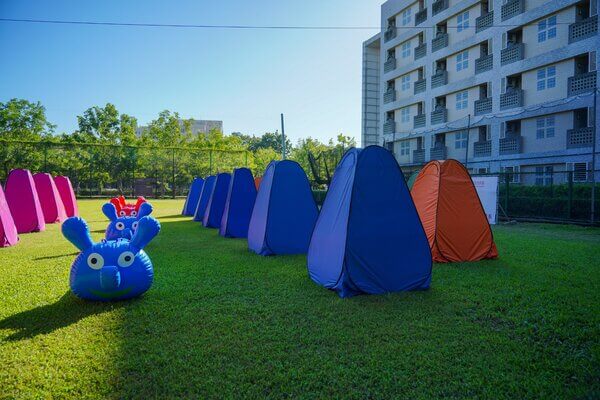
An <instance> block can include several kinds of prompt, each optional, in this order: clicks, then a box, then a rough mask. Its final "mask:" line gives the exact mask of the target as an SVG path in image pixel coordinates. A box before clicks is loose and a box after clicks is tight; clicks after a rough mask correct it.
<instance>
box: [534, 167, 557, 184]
mask: <svg viewBox="0 0 600 400" xmlns="http://www.w3.org/2000/svg"><path fill="white" fill-rule="evenodd" d="M553 172H554V167H553V166H552V165H542V166H540V167H535V184H536V185H539V186H550V185H552V175H553Z"/></svg>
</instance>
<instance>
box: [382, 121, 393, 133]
mask: <svg viewBox="0 0 600 400" xmlns="http://www.w3.org/2000/svg"><path fill="white" fill-rule="evenodd" d="M394 132H396V121H394V120H393V119H388V120H387V121H385V123H384V124H383V134H384V135H391V134H392V133H394Z"/></svg>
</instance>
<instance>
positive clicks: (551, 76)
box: [536, 65, 556, 92]
mask: <svg viewBox="0 0 600 400" xmlns="http://www.w3.org/2000/svg"><path fill="white" fill-rule="evenodd" d="M536 78H537V85H536V87H537V91H538V92H541V91H542V90H546V89H552V88H555V87H556V65H549V66H547V67H544V68H540V69H538V70H537V71H536Z"/></svg>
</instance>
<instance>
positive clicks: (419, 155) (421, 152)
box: [413, 149, 425, 164]
mask: <svg viewBox="0 0 600 400" xmlns="http://www.w3.org/2000/svg"><path fill="white" fill-rule="evenodd" d="M413 163H414V164H424V163H425V149H417V150H413Z"/></svg>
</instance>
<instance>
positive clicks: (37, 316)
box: [0, 291, 124, 342]
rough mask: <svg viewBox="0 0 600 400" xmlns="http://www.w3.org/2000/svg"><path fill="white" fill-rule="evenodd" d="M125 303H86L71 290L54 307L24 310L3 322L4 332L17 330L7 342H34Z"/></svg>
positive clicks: (53, 304)
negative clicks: (37, 337) (39, 336)
mask: <svg viewBox="0 0 600 400" xmlns="http://www.w3.org/2000/svg"><path fill="white" fill-rule="evenodd" d="M123 304H124V303H123V302H121V303H100V302H86V301H84V300H81V299H78V298H77V297H75V296H74V295H73V294H72V293H71V292H70V291H69V292H66V293H65V294H64V295H62V296H61V298H60V299H59V300H58V301H56V302H55V303H52V304H47V305H44V306H40V307H36V308H33V309H31V310H27V311H23V312H21V313H19V314H15V315H12V316H10V317H8V318H5V319H4V320H2V321H0V330H2V329H13V330H16V332H15V333H13V334H11V335H9V336H8V337H6V338H5V339H4V341H6V342H10V341H19V340H22V339H31V338H33V337H35V336H38V335H45V334H48V333H52V332H54V331H55V330H57V329H60V328H64V327H67V326H70V325H72V324H74V323H77V322H78V321H80V320H81V319H83V318H85V317H88V316H90V315H97V314H102V313H104V312H107V311H112V310H114V309H115V308H117V307H121V306H122V305H123Z"/></svg>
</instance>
